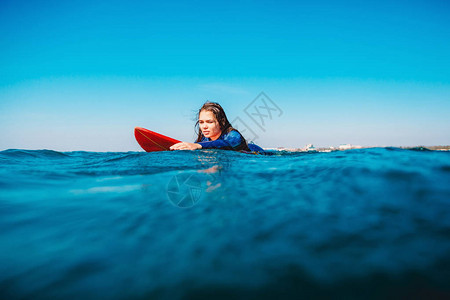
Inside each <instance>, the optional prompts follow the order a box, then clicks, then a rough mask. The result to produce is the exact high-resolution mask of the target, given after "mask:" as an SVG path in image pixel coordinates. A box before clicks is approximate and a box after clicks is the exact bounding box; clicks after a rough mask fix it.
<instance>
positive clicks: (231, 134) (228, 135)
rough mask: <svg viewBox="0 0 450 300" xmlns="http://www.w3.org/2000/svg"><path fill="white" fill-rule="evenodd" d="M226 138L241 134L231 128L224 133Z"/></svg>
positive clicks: (239, 136)
mask: <svg viewBox="0 0 450 300" xmlns="http://www.w3.org/2000/svg"><path fill="white" fill-rule="evenodd" d="M225 135H226V137H227V138H241V137H242V136H241V134H240V133H239V132H238V131H237V130H236V129H231V131H230V132H228V133H227V134H225Z"/></svg>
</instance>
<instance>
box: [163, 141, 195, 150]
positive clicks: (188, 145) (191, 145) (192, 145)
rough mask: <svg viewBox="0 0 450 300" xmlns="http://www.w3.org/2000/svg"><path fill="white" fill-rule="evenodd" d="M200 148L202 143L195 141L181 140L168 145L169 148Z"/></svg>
mask: <svg viewBox="0 0 450 300" xmlns="http://www.w3.org/2000/svg"><path fill="white" fill-rule="evenodd" d="M197 149H202V145H200V144H197V143H188V142H181V143H176V144H175V145H172V146H171V147H170V150H197Z"/></svg>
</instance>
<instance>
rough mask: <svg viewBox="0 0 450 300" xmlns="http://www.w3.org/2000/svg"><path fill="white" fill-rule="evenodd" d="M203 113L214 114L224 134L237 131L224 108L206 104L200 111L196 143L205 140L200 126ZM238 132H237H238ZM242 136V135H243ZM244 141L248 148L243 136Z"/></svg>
mask: <svg viewBox="0 0 450 300" xmlns="http://www.w3.org/2000/svg"><path fill="white" fill-rule="evenodd" d="M201 111H210V112H212V113H213V115H214V117H216V120H217V122H218V123H219V126H220V130H221V131H222V134H225V133H229V132H230V131H232V130H236V129H234V128H233V126H231V123H230V121H228V118H227V115H226V114H225V111H224V110H223V108H222V106H220V104H219V103H216V102H209V101H207V102H205V104H203V106H202V107H201V108H200V109H199V110H198V115H197V122H196V123H195V131H196V132H197V140H196V141H195V142H196V143H198V142H200V141H201V140H202V138H203V134H202V130H201V129H200V126H199V120H198V118H199V117H200V112H201ZM236 131H237V130H236ZM237 132H238V133H239V134H241V133H240V132H239V131H237ZM241 136H242V134H241ZM242 139H243V140H244V143H245V146H246V147H247V141H246V140H245V138H244V137H243V136H242Z"/></svg>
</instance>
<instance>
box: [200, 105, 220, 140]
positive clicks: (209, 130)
mask: <svg viewBox="0 0 450 300" xmlns="http://www.w3.org/2000/svg"><path fill="white" fill-rule="evenodd" d="M198 125H199V126H200V130H201V131H202V133H203V135H204V136H205V137H207V138H210V139H211V140H212V141H215V140H217V139H218V138H219V137H220V135H221V134H222V130H220V125H219V122H218V121H217V119H216V117H215V116H214V114H213V113H212V112H210V111H207V110H202V111H200V114H199V116H198Z"/></svg>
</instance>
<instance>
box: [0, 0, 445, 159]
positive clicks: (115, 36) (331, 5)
mask: <svg viewBox="0 0 450 300" xmlns="http://www.w3.org/2000/svg"><path fill="white" fill-rule="evenodd" d="M449 53H450V4H449V2H448V1H373V2H371V1H314V2H312V1H235V2H233V1H160V2H154V1H114V0H109V1H94V0H91V1H61V0H59V1H45V0H43V1H21V0H11V1H10V0H2V1H0V150H3V149H8V148H24V149H55V150H63V151H67V150H92V151H129V150H140V148H139V146H138V145H137V143H136V142H135V140H134V136H133V128H134V127H135V126H141V127H146V128H149V129H151V130H155V131H158V132H160V133H163V134H166V135H170V136H172V137H174V138H178V139H181V140H192V139H193V124H194V122H193V118H194V117H195V110H197V109H198V108H199V107H200V106H201V105H202V103H203V102H204V101H206V100H214V101H218V102H219V103H221V104H222V106H223V107H224V108H225V109H226V112H227V114H228V117H229V119H230V120H232V119H235V118H236V117H240V118H241V119H242V120H244V121H245V122H246V123H247V124H248V125H249V127H251V128H252V129H253V130H254V131H255V132H256V133H257V135H258V139H257V140H256V142H257V143H258V144H260V145H261V146H263V147H276V146H286V147H300V146H304V145H305V144H307V143H313V144H315V145H317V146H329V145H339V144H341V143H352V144H360V145H378V146H384V145H394V146H399V145H418V144H421V145H436V144H446V145H448V144H450V121H449V120H450V118H449V117H448V116H449V115H450V54H449ZM261 91H264V92H265V93H266V94H267V95H268V96H269V97H270V98H271V99H272V100H273V102H274V103H276V104H277V105H278V107H279V108H280V109H281V110H282V111H283V114H282V115H281V116H278V115H276V116H273V118H272V120H267V122H266V124H265V127H264V131H262V130H261V129H260V128H258V127H257V126H256V125H255V124H252V122H251V120H250V119H248V116H247V115H246V114H245V112H244V109H245V108H246V107H247V106H248V105H249V104H250V103H251V102H252V101H253V99H254V98H255V97H256V96H257V95H258V94H259V93H260V92H261ZM248 138H249V137H248Z"/></svg>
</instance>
